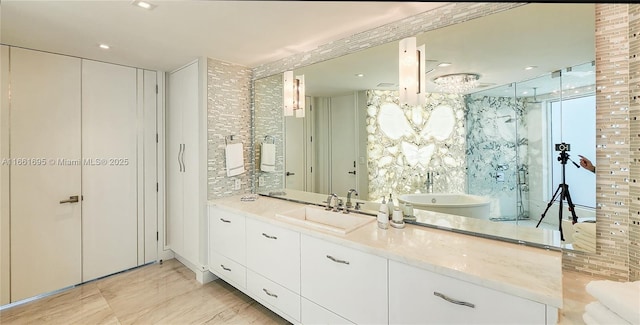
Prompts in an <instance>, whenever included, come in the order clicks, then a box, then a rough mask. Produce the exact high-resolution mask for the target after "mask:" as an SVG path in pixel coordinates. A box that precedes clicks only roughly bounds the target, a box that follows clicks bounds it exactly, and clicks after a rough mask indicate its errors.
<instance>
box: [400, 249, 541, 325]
mask: <svg viewBox="0 0 640 325" xmlns="http://www.w3.org/2000/svg"><path fill="white" fill-rule="evenodd" d="M545 315H546V306H545V305H544V304H541V303H538V302H534V301H531V300H527V299H524V298H520V297H516V296H512V295H509V294H506V293H502V292H499V291H495V290H492V289H488V288H484V287H480V286H478V285H474V284H471V283H468V282H464V281H461V280H457V279H454V278H451V277H448V276H444V275H440V274H436V273H433V272H430V271H427V270H424V269H420V268H416V267H413V266H409V265H406V264H403V263H399V262H396V261H389V323H390V324H545V322H546V316H545Z"/></svg>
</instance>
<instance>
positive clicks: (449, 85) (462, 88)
mask: <svg viewBox="0 0 640 325" xmlns="http://www.w3.org/2000/svg"><path fill="white" fill-rule="evenodd" d="M478 79H480V75H478V74H475V73H454V74H447V75H443V76H439V77H436V78H435V79H433V82H434V83H435V84H436V89H438V90H439V91H442V92H445V93H454V94H462V93H465V92H467V91H469V90H471V89H474V88H476V87H478V84H479V83H478Z"/></svg>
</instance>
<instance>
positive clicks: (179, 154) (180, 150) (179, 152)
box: [178, 143, 182, 173]
mask: <svg viewBox="0 0 640 325" xmlns="http://www.w3.org/2000/svg"><path fill="white" fill-rule="evenodd" d="M181 155H182V143H181V144H179V149H178V167H179V168H180V172H181V173H182V160H180V156H181Z"/></svg>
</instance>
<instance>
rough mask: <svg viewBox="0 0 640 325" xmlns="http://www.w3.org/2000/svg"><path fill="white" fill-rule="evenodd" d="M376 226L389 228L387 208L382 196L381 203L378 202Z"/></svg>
mask: <svg viewBox="0 0 640 325" xmlns="http://www.w3.org/2000/svg"><path fill="white" fill-rule="evenodd" d="M378 228H380V229H388V228H389V208H388V207H387V204H386V202H385V201H384V196H383V197H382V203H381V204H380V208H379V209H378Z"/></svg>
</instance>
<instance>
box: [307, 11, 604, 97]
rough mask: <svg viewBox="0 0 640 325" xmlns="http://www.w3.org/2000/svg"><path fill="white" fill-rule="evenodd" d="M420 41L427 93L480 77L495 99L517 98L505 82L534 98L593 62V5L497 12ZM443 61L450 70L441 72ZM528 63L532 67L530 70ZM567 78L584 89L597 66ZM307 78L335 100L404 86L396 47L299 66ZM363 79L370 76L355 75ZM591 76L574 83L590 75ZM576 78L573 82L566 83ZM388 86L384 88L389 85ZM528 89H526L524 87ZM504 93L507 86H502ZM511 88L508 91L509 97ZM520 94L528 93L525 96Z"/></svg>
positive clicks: (317, 92)
mask: <svg viewBox="0 0 640 325" xmlns="http://www.w3.org/2000/svg"><path fill="white" fill-rule="evenodd" d="M417 44H418V45H421V44H425V45H426V70H427V71H429V70H431V69H433V71H431V72H428V73H427V78H426V79H427V80H426V81H427V83H426V86H427V92H438V91H437V90H436V89H435V84H434V83H433V82H432V80H433V78H435V77H437V76H440V75H445V74H452V73H475V74H479V75H480V80H479V81H480V85H481V86H480V87H479V88H476V89H474V90H472V91H469V92H467V93H472V92H477V91H479V90H484V91H485V92H484V94H486V95H490V96H505V95H508V94H509V93H508V92H509V91H510V94H511V95H513V90H512V89H504V88H505V87H499V86H501V85H505V84H509V83H512V82H519V81H524V80H529V79H533V78H536V77H539V76H542V75H547V76H548V77H547V78H544V82H542V81H543V80H542V79H540V80H539V81H540V82H533V81H532V82H527V83H522V84H521V85H522V87H519V90H520V91H521V92H527V93H528V96H532V95H533V89H532V88H533V87H536V88H537V93H538V94H544V93H549V92H553V91H554V90H555V88H557V86H558V85H557V84H558V82H557V81H556V80H553V81H552V80H551V77H550V73H551V72H552V71H556V70H562V69H566V68H567V67H571V66H574V65H577V64H583V63H588V62H591V61H593V60H595V8H594V4H585V3H582V4H573V3H564V4H561V3H532V4H527V5H523V6H519V7H517V8H514V9H510V10H507V11H504V12H500V13H497V14H493V15H489V16H485V17H481V18H477V19H473V20H470V21H467V22H464V23H461V24H456V25H451V26H448V27H445V28H441V29H437V30H434V31H429V32H425V33H422V34H420V35H417ZM441 62H448V63H451V65H450V66H448V67H444V68H442V67H437V65H438V64H439V63H441ZM527 66H535V68H534V69H531V70H524V68H525V67H527ZM584 67H587V68H591V69H590V70H591V71H590V72H588V71H581V72H580V74H578V73H577V72H578V71H577V69H574V71H573V72H572V73H564V74H563V79H565V77H566V80H565V82H564V84H565V85H564V86H568V85H569V84H570V83H571V86H572V87H574V86H577V87H580V86H581V85H579V84H578V83H580V82H582V81H583V80H589V81H588V82H591V84H592V83H593V82H594V80H595V77H594V73H595V69H593V67H590V64H589V65H584V66H583V68H584ZM295 72H296V74H304V75H305V87H306V89H307V94H309V95H312V96H333V95H338V94H344V93H348V92H351V91H356V90H363V89H389V90H392V89H395V90H397V89H398V42H391V43H388V44H385V45H381V46H377V47H374V48H370V49H367V50H364V51H360V52H357V53H353V54H350V55H346V56H343V57H339V58H336V59H332V60H329V61H325V62H321V63H318V64H314V65H311V66H308V67H304V68H301V69H297V70H296V71H295ZM357 74H363V75H364V77H357V76H356V75H357ZM585 75H588V76H590V77H591V78H573V77H576V76H578V77H584V76H585ZM568 79H573V80H568ZM385 84H386V86H385ZM525 86H526V87H525ZM501 88H502V89H501ZM489 89H491V90H489ZM505 91H506V92H505ZM525 94H526V93H525ZM519 95H522V93H519Z"/></svg>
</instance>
